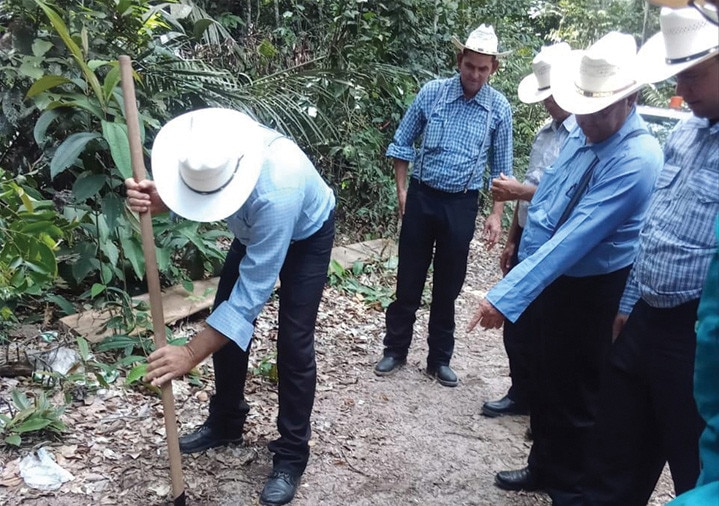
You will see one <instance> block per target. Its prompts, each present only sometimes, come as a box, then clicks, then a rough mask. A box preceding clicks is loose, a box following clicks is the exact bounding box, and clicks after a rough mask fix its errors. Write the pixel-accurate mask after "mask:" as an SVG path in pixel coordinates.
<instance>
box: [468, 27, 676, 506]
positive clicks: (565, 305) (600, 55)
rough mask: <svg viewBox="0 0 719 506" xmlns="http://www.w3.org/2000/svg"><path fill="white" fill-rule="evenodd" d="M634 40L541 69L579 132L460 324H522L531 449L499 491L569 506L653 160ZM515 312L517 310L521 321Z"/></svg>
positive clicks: (616, 37)
mask: <svg viewBox="0 0 719 506" xmlns="http://www.w3.org/2000/svg"><path fill="white" fill-rule="evenodd" d="M636 52H637V50H636V42H635V41H634V38H633V37H632V36H631V35H627V34H623V33H618V32H611V33H609V34H607V35H605V36H604V37H602V38H601V39H600V40H598V41H597V42H595V43H594V44H593V45H592V46H590V47H589V49H587V50H586V51H572V52H571V53H570V54H569V55H568V56H567V57H566V58H563V59H562V60H561V61H560V62H556V63H555V64H553V66H552V69H551V90H552V95H553V97H554V100H555V101H556V102H557V104H559V106H560V107H562V109H564V110H566V111H569V112H572V113H574V114H576V118H577V124H578V125H579V128H575V129H574V130H573V131H572V132H571V133H570V135H569V137H568V138H567V141H566V143H565V144H564V147H563V148H562V150H561V152H560V153H559V157H558V158H557V160H556V161H555V162H554V164H552V166H551V167H547V169H546V170H545V172H544V175H543V176H542V182H541V183H540V185H539V187H538V188H537V192H536V193H535V194H534V197H533V198H532V201H531V203H530V205H529V209H528V216H527V226H526V228H525V229H524V233H523V235H522V241H521V244H520V249H519V264H517V266H516V267H514V268H513V269H512V270H511V271H510V272H509V273H508V274H507V275H506V276H505V277H504V278H503V279H502V280H501V281H499V282H498V283H497V284H496V285H494V287H493V288H492V289H491V290H490V291H489V293H488V294H487V297H486V299H484V300H482V301H481V303H480V305H479V307H478V309H477V312H476V313H475V315H474V317H473V319H472V321H471V322H470V326H469V328H470V330H471V329H472V328H474V327H475V326H476V325H477V324H479V325H481V326H482V327H484V328H498V327H500V326H501V325H502V323H503V322H504V319H505V318H507V319H508V320H510V321H514V322H516V321H517V319H518V318H519V317H520V315H521V316H523V317H524V318H529V320H530V322H531V325H532V328H533V336H532V337H533V339H531V350H530V352H531V354H532V361H531V368H532V386H533V389H532V391H531V395H530V412H531V418H530V423H531V428H532V436H533V440H534V442H533V445H532V449H531V451H530V454H529V458H528V462H527V467H524V468H522V469H519V470H513V471H502V472H499V473H497V475H496V478H495V483H496V485H497V486H498V487H500V488H503V489H506V490H535V489H544V490H545V491H547V493H549V495H550V497H551V498H552V500H553V501H554V504H557V505H570V504H581V499H582V498H581V489H580V482H581V480H582V478H583V475H584V472H585V466H586V464H585V462H586V459H587V446H588V442H589V436H590V433H591V430H592V426H593V424H594V417H595V411H596V396H597V393H598V390H599V378H600V369H601V366H602V363H603V362H604V359H605V358H606V353H607V350H608V349H609V347H610V345H611V342H612V322H613V321H614V315H615V314H616V311H617V307H618V305H619V298H620V297H621V294H622V290H623V288H624V283H625V282H626V278H627V275H628V274H629V269H630V267H631V264H632V261H633V259H634V252H635V247H636V243H637V236H638V235H639V229H640V227H641V222H642V219H643V217H644V212H645V210H646V208H647V205H648V200H649V196H650V194H651V191H652V187H653V184H654V180H655V178H656V175H657V173H658V172H659V170H660V168H661V165H662V152H661V149H660V148H659V144H658V143H657V140H656V139H655V138H654V137H652V136H651V135H650V134H649V133H648V131H647V129H646V125H645V124H644V122H643V121H642V119H641V118H640V117H639V115H638V114H637V113H636V108H635V102H636V99H637V94H638V90H639V89H640V88H641V87H642V85H643V82H642V80H641V76H640V75H639V73H638V72H637V61H636ZM523 313H528V314H527V315H526V316H525V315H523Z"/></svg>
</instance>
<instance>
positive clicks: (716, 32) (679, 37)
mask: <svg viewBox="0 0 719 506" xmlns="http://www.w3.org/2000/svg"><path fill="white" fill-rule="evenodd" d="M659 25H660V27H661V31H660V32H659V33H657V34H656V35H654V36H653V37H652V38H651V39H649V40H648V41H647V42H646V44H644V46H642V48H641V49H640V50H639V55H638V59H639V62H640V64H641V66H642V68H643V75H645V79H646V81H647V82H650V83H656V82H659V81H663V80H664V79H667V78H668V77H671V76H673V75H676V74H678V73H680V72H682V71H684V70H686V69H688V68H689V67H693V66H694V65H696V64H698V63H701V62H703V61H704V60H708V59H709V58H712V57H713V56H716V55H717V54H719V29H718V28H717V27H716V26H715V25H713V24H711V23H710V22H709V21H707V20H706V19H705V18H704V16H702V15H701V14H700V13H699V12H698V11H697V10H696V9H693V8H691V7H688V8H685V9H676V10H673V9H667V8H664V9H662V12H661V14H660V16H659Z"/></svg>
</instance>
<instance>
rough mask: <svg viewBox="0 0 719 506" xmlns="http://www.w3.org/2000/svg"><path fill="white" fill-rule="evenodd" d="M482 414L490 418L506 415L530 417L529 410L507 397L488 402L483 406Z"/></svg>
mask: <svg viewBox="0 0 719 506" xmlns="http://www.w3.org/2000/svg"><path fill="white" fill-rule="evenodd" d="M482 414H483V415H484V416H488V417H490V418H495V417H497V416H504V415H528V414H529V408H527V407H526V406H524V405H523V404H519V403H518V402H514V401H513V400H512V399H510V398H509V396H508V395H505V396H504V397H502V398H501V399H499V400H498V401H488V402H485V403H484V405H483V406H482Z"/></svg>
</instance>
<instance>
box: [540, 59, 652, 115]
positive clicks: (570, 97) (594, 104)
mask: <svg viewBox="0 0 719 506" xmlns="http://www.w3.org/2000/svg"><path fill="white" fill-rule="evenodd" d="M583 55H584V51H581V50H574V51H572V52H570V53H569V54H567V55H566V57H563V58H562V59H561V61H558V62H556V63H555V64H554V65H552V69H551V70H550V77H549V81H550V82H551V83H552V85H551V92H552V93H551V94H552V96H553V98H554V101H555V102H556V103H557V105H558V106H559V107H561V108H562V109H564V110H565V111H567V112H570V113H572V114H593V113H595V112H599V111H601V110H602V109H604V108H606V107H609V106H610V105H612V104H614V103H616V102H619V101H620V100H621V99H623V98H625V97H628V96H629V95H631V94H632V93H634V92H636V91H639V90H640V89H641V88H642V87H643V86H644V85H645V82H644V81H643V80H639V79H638V78H637V77H636V76H637V73H636V72H635V74H634V75H635V83H634V84H632V85H631V86H628V87H627V88H624V89H622V90H620V91H618V92H616V93H613V94H611V95H607V96H600V97H588V96H585V95H582V94H581V93H579V92H578V90H577V86H576V84H575V79H576V77H577V76H578V75H579V67H580V64H581V61H582V56H583ZM634 70H636V69H634Z"/></svg>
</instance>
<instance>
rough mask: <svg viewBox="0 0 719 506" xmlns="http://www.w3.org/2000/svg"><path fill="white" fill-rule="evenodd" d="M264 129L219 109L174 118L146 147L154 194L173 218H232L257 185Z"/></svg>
mask: <svg viewBox="0 0 719 506" xmlns="http://www.w3.org/2000/svg"><path fill="white" fill-rule="evenodd" d="M264 131H265V129H264V128H262V127H261V125H260V124H259V123H257V122H256V121H254V120H253V119H252V118H251V117H249V116H248V115H246V114H244V113H241V112H239V111H235V110H231V109H221V108H209V109H200V110H197V111H192V112H188V113H186V114H183V115H181V116H178V117H176V118H174V119H173V120H171V121H170V122H168V123H167V124H166V125H165V126H164V127H162V128H161V129H160V131H159V132H158V134H157V137H156V138H155V142H154V144H153V146H152V166H151V168H152V176H153V179H154V180H155V185H156V187H157V192H158V193H159V194H160V197H161V198H162V200H163V202H164V203H165V204H166V205H167V207H169V208H170V209H171V210H172V211H173V212H175V213H177V214H178V215H180V216H182V217H183V218H187V219H190V220H193V221H200V222H210V221H218V220H222V219H224V218H227V217H228V216H230V215H232V214H233V213H235V212H236V211H237V210H239V209H240V207H242V204H244V203H245V201H246V200H247V197H248V196H249V195H250V193H251V192H252V190H253V189H254V187H255V184H257V179H258V177H259V174H260V169H261V168H262V164H263V163H264V159H265V157H264V154H265V143H264V142H263V135H264Z"/></svg>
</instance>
